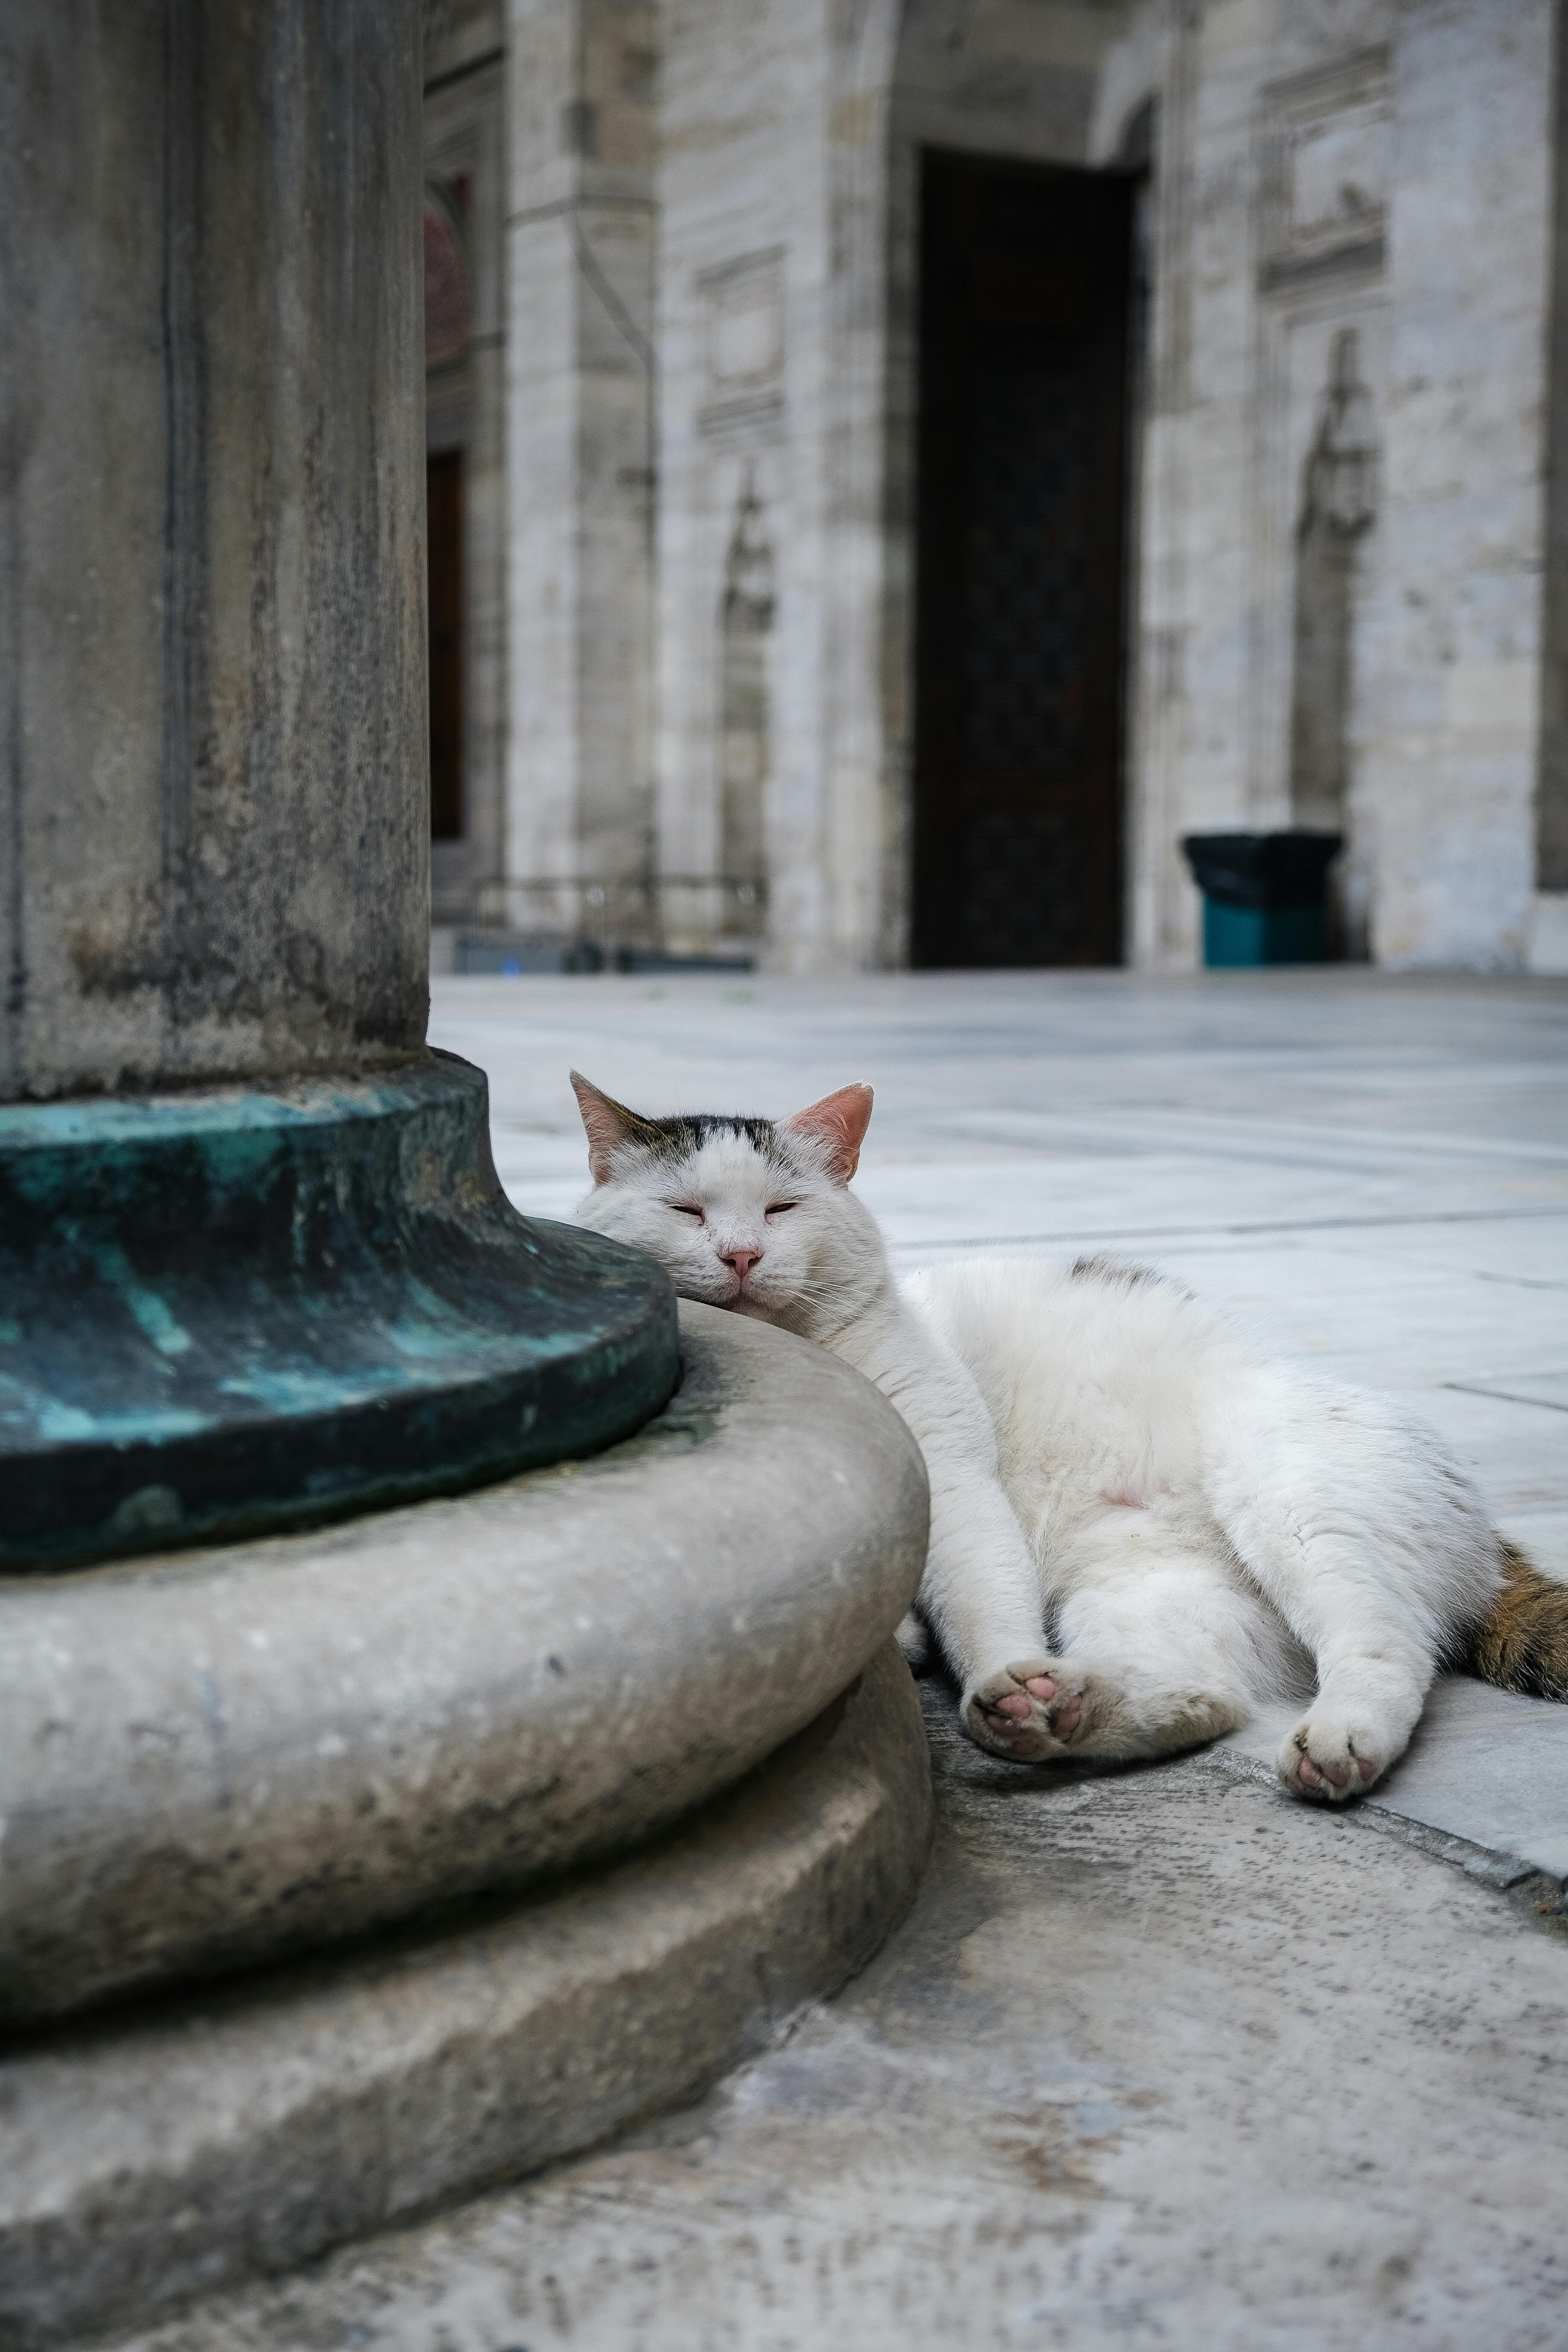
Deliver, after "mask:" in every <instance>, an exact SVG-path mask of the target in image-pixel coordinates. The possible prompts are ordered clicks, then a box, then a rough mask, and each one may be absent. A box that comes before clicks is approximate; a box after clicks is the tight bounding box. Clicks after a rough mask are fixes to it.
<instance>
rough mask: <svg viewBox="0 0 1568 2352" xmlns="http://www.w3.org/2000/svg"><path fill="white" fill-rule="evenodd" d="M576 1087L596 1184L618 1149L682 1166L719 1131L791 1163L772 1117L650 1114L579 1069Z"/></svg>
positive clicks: (786, 1165) (607, 1171) (606, 1175)
mask: <svg viewBox="0 0 1568 2352" xmlns="http://www.w3.org/2000/svg"><path fill="white" fill-rule="evenodd" d="M572 1086H573V1090H574V1093H575V1095H576V1097H577V1107H578V1108H579V1110H580V1111H581V1112H582V1114H583V1125H584V1129H586V1131H587V1137H588V1165H589V1167H590V1169H591V1170H592V1171H593V1177H594V1181H595V1184H603V1183H605V1182H606V1181H608V1179H609V1176H610V1173H611V1170H612V1165H613V1163H614V1161H615V1160H616V1155H617V1153H619V1152H621V1151H623V1150H632V1151H637V1152H640V1153H641V1154H642V1155H643V1157H644V1158H645V1159H647V1160H650V1161H653V1162H655V1163H656V1164H658V1166H661V1167H665V1168H669V1169H676V1168H679V1167H681V1166H682V1165H683V1164H684V1163H685V1161H686V1160H689V1159H690V1158H691V1157H692V1155H693V1154H694V1153H695V1152H698V1151H700V1150H701V1149H702V1147H703V1145H704V1144H705V1143H710V1142H711V1141H712V1140H713V1139H715V1138H717V1137H721V1136H738V1137H740V1138H741V1139H742V1140H743V1141H744V1142H746V1143H748V1144H750V1146H751V1147H752V1150H754V1151H756V1152H758V1153H760V1154H761V1156H762V1157H763V1159H764V1160H770V1161H772V1162H773V1164H774V1165H775V1166H777V1167H779V1168H784V1169H787V1168H789V1167H790V1166H791V1164H792V1163H791V1160H790V1157H789V1154H788V1153H787V1151H786V1150H785V1149H784V1143H783V1141H782V1139H781V1138H780V1136H779V1133H778V1130H777V1129H776V1128H775V1127H774V1125H773V1120H772V1119H771V1118H745V1117H743V1116H738V1115H733V1114H731V1113H727V1112H713V1111H697V1112H686V1113H680V1114H678V1115H677V1116H676V1117H674V1118H645V1116H644V1115H643V1113H642V1112H641V1111H640V1110H633V1109H631V1108H629V1106H628V1105H627V1104H626V1103H622V1102H616V1098H615V1097H614V1096H613V1095H607V1094H605V1092H604V1090H603V1088H602V1087H596V1086H595V1085H594V1084H593V1083H592V1081H591V1080H590V1079H587V1078H585V1077H584V1076H582V1075H581V1073H580V1072H579V1071H576V1070H574V1071H573V1073H572Z"/></svg>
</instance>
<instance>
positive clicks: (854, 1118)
mask: <svg viewBox="0 0 1568 2352" xmlns="http://www.w3.org/2000/svg"><path fill="white" fill-rule="evenodd" d="M783 1124H784V1127H786V1128H788V1129H791V1131H792V1132H793V1133H795V1135H804V1136H809V1137H810V1138H811V1139H813V1140H814V1141H815V1142H817V1143H823V1144H826V1147H827V1172H828V1174H829V1175H830V1176H831V1177H832V1178H833V1179H834V1181H836V1182H837V1183H839V1184H847V1183H848V1181H849V1179H850V1178H851V1176H853V1175H854V1173H855V1171H856V1169H857V1168H858V1166H859V1165H860V1146H861V1144H862V1143H863V1142H864V1141H865V1139H866V1129H868V1127H869V1126H870V1124H871V1089H870V1087H867V1086H856V1087H839V1089H838V1092H837V1094H836V1095H824V1096H823V1097H822V1100H821V1101H820V1102H815V1103H812V1104H810V1105H809V1106H808V1108H806V1109H805V1110H797V1111H796V1112H795V1116H794V1117H793V1118H786V1119H785V1120H784V1121H783Z"/></svg>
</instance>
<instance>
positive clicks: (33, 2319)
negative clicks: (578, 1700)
mask: <svg viewBox="0 0 1568 2352" xmlns="http://www.w3.org/2000/svg"><path fill="white" fill-rule="evenodd" d="M931 1827H932V1800H931V1771H930V1764H929V1759H928V1757H927V1752H926V1744H925V1735H924V1728H923V1726H922V1723H921V1711H920V1706H919V1703H918V1698H917V1696H916V1692H915V1688H914V1685H913V1683H912V1681H911V1679H910V1674H909V1670H908V1668H907V1667H906V1666H905V1664H904V1663H903V1661H902V1659H901V1658H900V1655H899V1654H898V1652H897V1650H896V1649H895V1648H894V1647H893V1646H892V1645H891V1644H889V1645H888V1646H887V1648H886V1649H884V1650H883V1651H882V1652H880V1653H879V1654H878V1656H877V1657H876V1658H875V1659H874V1660H873V1661H872V1663H871V1664H870V1665H869V1666H868V1667H867V1669H866V1670H865V1672H864V1673H863V1674H862V1675H860V1676H859V1677H858V1679H857V1681H856V1682H855V1683H854V1684H853V1685H851V1686H850V1688H849V1690H848V1691H847V1693H845V1694H844V1695H843V1696H842V1697H840V1698H839V1699H837V1700H836V1701H834V1703H833V1705H832V1706H829V1707H828V1708H827V1709H826V1711H825V1713H824V1714H823V1715H822V1716H820V1717H818V1718H817V1720H816V1722H815V1723H814V1724H812V1725H811V1726H810V1727H808V1728H807V1729H806V1730H805V1731H804V1732H802V1733H800V1734H799V1735H798V1736H797V1737H796V1738H795V1739H794V1740H792V1741H790V1742H789V1744H788V1745H787V1746H786V1747H785V1748H782V1749H780V1750H779V1752H778V1753H777V1754H776V1755H775V1756H773V1758H771V1759H769V1760H768V1761H767V1762H766V1763H765V1764H763V1765H762V1766H760V1767H759V1768H758V1769H756V1770H755V1771H754V1772H753V1773H752V1775H751V1777H750V1778H749V1779H748V1780H746V1781H745V1782H743V1783H742V1786H741V1787H740V1788H739V1789H737V1790H733V1791H731V1793H730V1794H729V1795H728V1796H726V1797H724V1798H722V1799H720V1800H718V1801H715V1802H714V1804H713V1805H712V1806H711V1807H710V1809H709V1810H708V1811H706V1812H704V1813H703V1814H701V1815H700V1816H699V1817H698V1818H697V1820H696V1821H695V1822H692V1823H690V1824H689V1825H688V1826H687V1827H685V1828H684V1829H683V1830H681V1831H679V1832H675V1833H672V1834H671V1835H670V1836H669V1837H668V1838H667V1839H666V1840H665V1841H664V1843H662V1844H660V1845H659V1846H658V1847H654V1848H649V1849H647V1850H645V1851H643V1852H641V1853H637V1854H636V1855H634V1856H632V1857H631V1858H630V1859H628V1860H626V1861H625V1862H622V1863H619V1864H616V1865H615V1866H613V1867H611V1868H609V1869H607V1870H605V1872H604V1873H603V1874H602V1875H600V1876H598V1877H596V1878H594V1879H592V1880H589V1881H587V1882H585V1883H583V1882H579V1883H576V1884H574V1885H572V1886H570V1887H568V1888H566V1889H564V1890H563V1891H562V1892H559V1893H557V1894H555V1895H541V1896H536V1897H534V1898H532V1899H531V1900H527V1901H524V1902H522V1903H521V1904H519V1905H517V1906H515V1907H514V1908H512V1909H510V1910H509V1911H508V1912H507V1913H506V1915H505V1916H502V1917H500V1918H499V1919H491V1920H489V1921H488V1922H487V1923H485V1924H483V1925H479V1926H475V1927H468V1928H467V1929H465V1930H464V1931H462V1932H458V1933H456V1934H452V1935H449V1936H447V1937H437V1938H433V1939H431V1940H430V1941H428V1942H426V1943H423V1944H421V1945H419V1946H417V1947H415V1948H405V1949H402V1950H394V1951H390V1952H384V1953H380V1954H377V1953H372V1954H370V1955H368V1956H366V1955H364V1954H363V1953H362V1954H361V1955H359V1956H358V1957H357V1958H353V1959H352V1960H351V1959H348V1958H342V1959H340V1960H338V1961H337V1962H335V1963H324V1962H321V1961H316V1962H313V1963H310V1964H306V1965H303V1966H300V1967H296V1968H294V1969H288V1970H279V1971H277V1972H274V1973H273V1974H271V1975H269V1976H268V1977H266V1978H262V1979H254V1980H252V1981H251V1983H250V1984H248V1985H247V1986H245V1987H243V1988H237V1989H232V1990H229V1991H227V1992H226V1993H206V1994H205V1995H203V1996H201V1997H200V1998H194V1999H192V2000H189V2001H188V2002H186V2003H184V2004H179V2005H175V2004H173V2003H169V2002H164V2003H162V2004H160V2005H159V2006H158V2007H157V2009H155V2010H151V2011H135V2012H129V2013H127V2014H125V2015H124V2016H123V2017H122V2019H121V2020H120V2021H118V2024H117V2021H115V2020H114V2019H112V2018H110V2019H107V2020H100V2021H98V2022H97V2023H96V2025H95V2026H94V2027H92V2028H90V2029H89V2028H82V2029H79V2031H77V2032H73V2033H59V2034H57V2035H56V2036H55V2037H53V2039H52V2040H51V2041H50V2042H48V2043H47V2044H41V2045H37V2046H35V2047H34V2048H33V2049H32V2050H31V2051H29V2052H26V2053H22V2054H19V2055H17V2056H15V2057H12V2058H10V2059H9V2060H7V2061H5V2063H0V2342H4V2343H5V2345H6V2346H7V2347H15V2352H43V2347H50V2346H56V2345H59V2344H63V2343H66V2342H68V2341H69V2340H71V2339H73V2338H74V2337H76V2336H79V2335H81V2334H82V2333H84V2332H87V2331H89V2330H92V2331H98V2330H100V2329H103V2328H105V2327H108V2326H111V2325H116V2324H118V2325H120V2326H130V2325H133V2324H136V2323H140V2322H142V2321H146V2320H149V2319H151V2318H153V2317H154V2316H157V2315H163V2314H167V2313H169V2312H170V2311H172V2310H174V2309H175V2308H176V2307H178V2306H179V2305H182V2304H185V2303H188V2302H190V2301H192V2300H194V2299H195V2298H196V2297H198V2296H200V2295H204V2294H210V2293H212V2292H214V2291H216V2290H219V2289H221V2288H222V2287H224V2286H225V2285H226V2284H231V2283H235V2282H237V2281H238V2280H239V2279H241V2278H243V2277H245V2276H246V2275H247V2274H255V2273H272V2274H277V2273H284V2272H287V2271H289V2270H291V2269H294V2268H296V2267H298V2266H299V2265H300V2263H305V2262H307V2261H309V2260H310V2259H311V2258H312V2257H314V2256H316V2255H318V2254H321V2253H323V2252H326V2251H327V2250H328V2249H329V2248H330V2247H331V2246H334V2245H338V2244H342V2242H344V2241H346V2240H348V2239H351V2238H354V2237H359V2236H363V2235H365V2234H367V2233H369V2232H372V2231H376V2230H378V2229H382V2228H384V2227H385V2226H386V2225H387V2224H389V2223H392V2222H394V2221H405V2220H408V2219H411V2218H412V2217H414V2216H415V2215H416V2214H420V2213H424V2212H427V2211H429V2210H431V2209H433V2208H434V2207H436V2206H437V2205H439V2204H441V2203H443V2202H445V2201H448V2200H455V2199H457V2198H459V2197H461V2196H463V2195H465V2194H469V2193H472V2192H473V2191H475V2190H477V2189H481V2188H484V2187H486V2186H488V2185H489V2184H491V2183H494V2182H499V2181H500V2180H504V2179H509V2178H512V2177H516V2176H517V2175H520V2174H522V2173H525V2172H528V2171H531V2170H533V2169H536V2168H539V2167H540V2166H542V2165H544V2164H547V2163H549V2162H551V2161H552V2160H554V2159H556V2158H562V2157H565V2156H569V2155H574V2154H576V2153H579V2152H581V2151H582V2150H583V2149H584V2148H586V2147H590V2146H592V2145H593V2144H594V2143H595V2142H596V2141H600V2140H603V2139H605V2137H609V2136H610V2135H612V2134H614V2133H616V2131H618V2130H621V2129H623V2128H625V2127H626V2126H628V2125H630V2124H632V2123H635V2122H637V2121H640V2120H643V2119H646V2118H647V2117H648V2116H652V2115H654V2114H657V2113H658V2112H660V2111H662V2110H664V2109H667V2108H669V2107H672V2106H677V2105H683V2104H685V2103H687V2102H689V2100H691V2099H693V2098H695V2097H696V2096H698V2095H700V2093H701V2092H702V2091H703V2090H704V2089H706V2088H707V2087H708V2086H709V2085H710V2084H711V2083H712V2082H714V2081H715V2080H716V2079H717V2077H718V2076H719V2075H721V2074H724V2073H725V2072H727V2071H728V2070H729V2069H730V2068H731V2066H733V2065H735V2064H736V2063H739V2062H740V2061H741V2060H742V2058H744V2057H746V2056H748V2055H750V2054H752V2053H753V2052H755V2051H756V2050H757V2049H759V2048H761V2047H762V2046H763V2045H764V2043H765V2042H767V2040H768V2039H769V2038H770V2037H771V2036H772V2035H773V2033H775V2032H777V2030H778V2029H779V2027H780V2025H781V2024H782V2022H783V2021H784V2020H786V2019H787V2018H788V2016H789V2015H790V2013H791V2012H792V2011H795V2010H797V2009H799V2008H800V2007H801V2006H802V2005H803V2004H804V2003H805V2002H807V2001H809V2000H815V1999H820V1998H822V1997H823V1996H825V1995H826V1994H828V1993H831V1992H833V1991H835V1990H837V1988H838V1987H839V1986H840V1985H841V1984H842V1983H844V1982H845V1980H846V1979H847V1978H848V1977H849V1976H851V1975H853V1974H854V1972H855V1971H856V1970H857V1969H859V1968H860V1967H862V1966H863V1965H864V1964H865V1962H866V1961H867V1960H868V1959H869V1958H870V1957H871V1955H872V1954H873V1953H874V1952H875V1951H876V1950H877V1948H879V1945H880V1944H881V1943H882V1942H883V1941H884V1939H885V1938H886V1937H887V1936H888V1934H889V1931H890V1930H891V1929H892V1927H894V1926H895V1925H896V1924H897V1923H898V1921H899V1920H900V1918H901V1917H902V1916H903V1914H904V1913H905V1912H906V1911H907V1909H908V1908H909V1906H910V1903H911V1902H912V1900H913V1898H914V1893H915V1889H916V1886H917V1885H918V1882H919V1879H920V1875H921V1870H922V1868H923V1866H924V1863H925V1859H926V1854H927V1852H928V1849H929V1846H930V1843H931Z"/></svg>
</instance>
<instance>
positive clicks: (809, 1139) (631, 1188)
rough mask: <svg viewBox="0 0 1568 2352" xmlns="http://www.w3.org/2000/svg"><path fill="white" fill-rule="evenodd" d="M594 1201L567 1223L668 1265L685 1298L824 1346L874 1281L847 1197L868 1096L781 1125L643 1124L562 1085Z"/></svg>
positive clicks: (859, 1092) (593, 1090) (849, 1091)
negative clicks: (573, 1102)
mask: <svg viewBox="0 0 1568 2352" xmlns="http://www.w3.org/2000/svg"><path fill="white" fill-rule="evenodd" d="M572 1085H573V1087H574V1091H575V1093H576V1097H577V1107H578V1108H579V1110H581V1112H582V1114H583V1125H584V1128H585V1129H586V1130H587V1136H588V1166H589V1170H590V1172H591V1173H592V1175H593V1179H594V1189H593V1191H592V1192H590V1193H589V1195H588V1197H587V1199H586V1200H585V1201H584V1202H582V1204H581V1206H580V1207H579V1208H578V1211H577V1216H578V1219H579V1222H580V1223H583V1224H585V1225H592V1226H593V1227H594V1228H595V1231H596V1232H598V1233H602V1234H613V1235H614V1237H615V1238H616V1240H617V1241H623V1242H628V1243H630V1244H631V1246H632V1247H633V1248H634V1249H640V1250H646V1251H647V1255H649V1256H650V1257H656V1258H658V1260H659V1262H660V1264H661V1265H665V1266H668V1269H669V1272H670V1274H671V1275H672V1276H674V1278H675V1286H676V1288H677V1290H679V1292H680V1294H681V1296H682V1297H685V1298H700V1299H702V1300H703V1301H705V1303H706V1304H707V1305H709V1306H710V1307H730V1308H731V1309H732V1310H733V1311H734V1312H735V1313H737V1314H741V1315H752V1316H756V1317H758V1318H761V1319H762V1320H763V1321H764V1322H768V1323H781V1324H784V1326H785V1327H786V1328H788V1329H790V1330H792V1331H801V1332H804V1333H805V1334H806V1335H807V1336H808V1337H810V1338H813V1339H826V1338H827V1337H828V1336H830V1334H831V1333H832V1332H834V1331H835V1330H837V1329H838V1328H841V1326H842V1325H843V1323H844V1322H846V1321H847V1319H848V1318H849V1317H850V1316H851V1315H852V1314H854V1313H855V1312H857V1311H858V1308H859V1307H861V1306H863V1305H864V1304H865V1303H866V1302H867V1300H868V1298H869V1297H871V1295H872V1294H873V1293H874V1292H875V1290H876V1289H877V1287H878V1286H879V1284H880V1282H881V1281H882V1280H884V1279H885V1278H886V1259H885V1257H884V1255H883V1251H882V1242H881V1236H880V1234H879V1233H878V1231H877V1227H876V1223H875V1222H874V1220H873V1219H872V1217H871V1215H870V1213H869V1212H868V1210H867V1209H865V1208H863V1207H862V1206H861V1204H860V1202H858V1200H856V1199H855V1197H854V1195H853V1194H852V1193H851V1192H849V1191H848V1189H847V1188H848V1184H849V1180H850V1178H851V1177H852V1176H853V1175H854V1173H855V1171H856V1168H857V1166H858V1163H859V1158H860V1145H861V1142H862V1140H863V1139H864V1137H865V1133H866V1128H867V1124H868V1121H869V1119H870V1117H871V1089H870V1087H863V1086H857V1087H840V1089H839V1091H838V1092H837V1094H833V1095H827V1096H826V1097H824V1099H823V1100H822V1101H821V1102H817V1103H813V1104H812V1105H811V1106H810V1108H808V1109H806V1110H802V1111H796V1112H795V1116H794V1117H793V1118H783V1119H777V1120H774V1119H768V1118H726V1117H722V1116H721V1117H714V1116H710V1115H704V1116H700V1117H697V1118H643V1117H642V1115H641V1114H640V1113H639V1112H637V1111H635V1110H628V1109H627V1108H626V1105H625V1104H624V1103H618V1102H616V1101H614V1100H613V1099H612V1097H610V1096H608V1095H606V1094H603V1093H601V1092H600V1090H599V1088H598V1087H595V1086H591V1085H590V1084H589V1082H588V1080H587V1079H586V1078H584V1077H581V1076H578V1074H577V1072H576V1071H575V1070H574V1071H573V1073H572Z"/></svg>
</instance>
